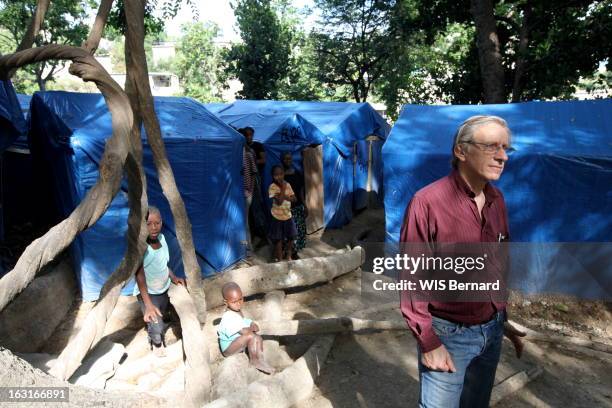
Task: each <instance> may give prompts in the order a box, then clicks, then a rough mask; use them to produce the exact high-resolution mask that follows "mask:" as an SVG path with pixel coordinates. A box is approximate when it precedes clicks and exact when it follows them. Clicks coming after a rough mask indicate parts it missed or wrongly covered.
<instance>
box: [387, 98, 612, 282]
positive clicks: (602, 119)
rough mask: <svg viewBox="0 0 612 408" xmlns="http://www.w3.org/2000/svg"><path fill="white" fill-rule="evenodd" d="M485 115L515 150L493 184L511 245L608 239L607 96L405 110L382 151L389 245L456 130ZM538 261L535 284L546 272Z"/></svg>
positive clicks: (610, 113)
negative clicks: (507, 133) (498, 120)
mask: <svg viewBox="0 0 612 408" xmlns="http://www.w3.org/2000/svg"><path fill="white" fill-rule="evenodd" d="M483 114H485V115H497V116H500V117H502V118H504V119H505V120H506V121H507V122H508V125H509V127H510V129H511V131H512V134H513V136H512V145H513V146H514V147H515V148H516V149H517V152H516V153H515V154H514V155H513V156H512V157H511V158H510V160H509V161H508V162H507V164H506V169H505V170H504V174H503V175H502V177H501V179H500V181H499V182H498V183H496V185H497V186H498V187H499V188H500V189H501V190H502V192H503V193H504V196H505V200H506V204H507V207H508V214H509V219H510V233H511V238H512V241H513V242H529V243H534V242H538V243H550V242H553V243H554V242H611V241H612V237H611V236H610V232H611V231H612V216H611V215H610V214H612V99H605V100H593V101H571V102H527V103H513V104H504V105H478V106H474V105H472V106H417V105H406V106H404V108H403V110H402V113H401V115H400V118H399V120H398V121H397V122H396V124H395V126H394V127H393V130H392V132H391V134H390V135H389V137H388V139H387V141H386V143H385V145H384V147H383V160H384V182H385V212H386V240H387V242H388V243H397V241H398V239H399V232H400V228H401V224H402V220H403V216H404V211H405V209H406V206H407V205H408V202H409V201H410V199H411V198H412V196H413V195H414V193H415V192H416V191H417V190H419V189H420V188H422V187H424V186H425V185H427V184H429V183H431V182H432V181H434V180H436V179H438V178H440V177H443V176H445V175H446V174H448V173H449V171H450V168H451V167H450V159H451V153H450V152H451V145H452V140H453V136H454V134H455V132H456V130H457V128H458V126H459V125H460V124H461V123H462V122H463V121H464V120H465V119H467V118H468V117H470V116H473V115H483ZM539 261H540V262H539V264H540V266H539V267H534V268H533V270H532V273H534V274H535V275H534V276H532V278H534V279H535V280H536V281H537V280H538V279H541V278H542V276H543V274H545V273H548V272H547V271H545V270H544V266H543V265H546V262H544V260H543V259H540V260H539ZM531 266H533V265H531ZM606 273H608V278H607V279H608V280H611V279H612V276H610V274H611V271H610V270H608V272H606ZM611 284H612V283H611ZM608 287H610V286H608Z"/></svg>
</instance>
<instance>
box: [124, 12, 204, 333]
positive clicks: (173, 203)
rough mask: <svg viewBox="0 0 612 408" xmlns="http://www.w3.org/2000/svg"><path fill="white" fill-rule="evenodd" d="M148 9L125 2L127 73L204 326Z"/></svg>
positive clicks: (201, 296) (195, 262)
mask: <svg viewBox="0 0 612 408" xmlns="http://www.w3.org/2000/svg"><path fill="white" fill-rule="evenodd" d="M144 6H145V2H144V1H143V0H133V1H126V2H125V17H126V21H127V34H126V46H125V50H126V64H127V61H128V59H129V60H130V61H131V62H132V63H131V69H128V70H127V75H128V77H131V78H132V83H133V85H134V88H135V89H134V90H135V92H136V94H137V95H138V105H139V112H140V115H142V119H143V122H144V127H145V130H146V132H147V141H148V142H149V145H150V146H151V151H152V152H153V161H154V162H155V167H156V169H157V175H158V178H159V184H160V185H161V187H162V191H163V193H164V196H165V197H166V199H167V200H168V203H169V204H170V209H171V211H172V216H173V217H174V223H175V225H176V236H177V238H178V242H179V246H180V248H181V253H182V258H183V267H184V269H185V274H186V275H187V288H188V289H189V293H190V295H191V296H192V297H193V299H194V303H195V305H196V308H197V310H198V319H199V321H200V323H201V324H204V323H205V322H206V299H205V296H204V289H203V286H202V274H201V271H200V266H199V264H198V260H197V257H196V254H195V247H194V245H193V237H192V232H191V223H190V222H189V217H188V216H187V210H186V209H185V203H184V202H183V199H182V198H181V195H180V193H179V191H178V188H177V186H176V182H175V180H174V174H173V172H172V167H170V162H169V161H168V158H167V156H166V148H165V147H164V142H163V140H162V137H161V131H160V127H159V122H158V120H157V116H156V114H155V109H154V104H153V95H152V94H151V88H150V86H149V75H148V71H147V60H146V55H145V50H144V23H143V22H144Z"/></svg>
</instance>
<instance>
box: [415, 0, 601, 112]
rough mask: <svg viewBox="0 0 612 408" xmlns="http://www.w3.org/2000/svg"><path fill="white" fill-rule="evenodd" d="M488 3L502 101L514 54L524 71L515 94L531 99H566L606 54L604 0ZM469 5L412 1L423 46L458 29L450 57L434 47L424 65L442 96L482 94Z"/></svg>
mask: <svg viewBox="0 0 612 408" xmlns="http://www.w3.org/2000/svg"><path fill="white" fill-rule="evenodd" d="M494 5H495V19H496V20H497V23H498V24H497V34H498V37H499V40H500V47H501V54H502V64H503V67H504V71H505V73H506V76H505V93H506V95H507V99H508V100H510V97H511V94H512V90H513V85H514V83H515V79H516V71H515V69H516V66H517V61H518V58H519V57H523V58H524V62H525V73H524V74H523V75H522V76H520V78H519V80H520V83H521V84H522V89H521V90H520V94H518V95H516V99H518V100H533V99H550V98H570V97H571V95H572V93H573V92H574V91H575V88H576V85H577V84H578V82H579V80H580V78H581V77H588V76H591V75H592V74H593V73H594V72H595V71H596V68H597V66H598V64H599V63H600V62H601V61H604V60H606V59H609V56H610V55H612V45H611V44H612V43H611V42H610V40H609V39H610V38H611V35H612V2H611V1H610V0H557V1H555V2H550V1H547V0H498V1H494ZM469 6H470V1H469V0H461V1H454V0H453V1H450V0H436V1H435V2H432V3H428V2H418V13H419V18H418V20H416V21H417V23H418V26H419V28H420V29H422V30H423V32H424V33H426V36H427V44H431V45H433V46H434V47H435V45H436V44H440V41H441V39H442V38H443V37H444V36H448V35H450V34H452V33H459V34H460V38H458V39H455V40H453V43H452V47H454V48H452V49H451V52H454V54H453V55H447V54H444V53H443V52H442V53H434V56H433V59H432V60H431V61H432V64H428V66H427V67H426V69H427V70H428V71H429V73H430V76H431V78H432V79H433V83H434V85H435V87H436V95H437V96H439V97H441V99H442V100H445V101H447V102H452V103H478V102H482V100H483V97H482V84H481V79H480V78H481V75H480V65H479V60H478V50H477V49H476V40H475V34H474V33H475V32H474V31H473V21H472V16H471V15H470V13H469ZM525 16H528V18H527V21H526V23H525ZM522 28H524V29H525V30H526V31H525V32H526V33H527V38H528V46H527V48H526V50H525V52H523V53H522V52H521V50H520V43H519V41H520V38H521V29H522ZM441 36H442V37H441ZM436 62H438V63H441V66H436ZM440 74H442V75H440Z"/></svg>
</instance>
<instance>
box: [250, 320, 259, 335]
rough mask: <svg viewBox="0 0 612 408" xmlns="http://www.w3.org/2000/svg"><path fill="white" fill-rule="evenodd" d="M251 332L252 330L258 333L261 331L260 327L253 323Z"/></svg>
mask: <svg viewBox="0 0 612 408" xmlns="http://www.w3.org/2000/svg"><path fill="white" fill-rule="evenodd" d="M249 330H251V331H252V332H253V333H257V332H258V331H259V326H258V325H257V323H255V322H251V325H250V326H249Z"/></svg>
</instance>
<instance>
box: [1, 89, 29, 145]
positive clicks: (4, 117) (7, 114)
mask: <svg viewBox="0 0 612 408" xmlns="http://www.w3.org/2000/svg"><path fill="white" fill-rule="evenodd" d="M0 132H1V136H2V137H0V152H3V151H4V150H5V149H6V148H7V147H9V146H11V145H12V144H13V142H14V141H15V140H16V139H17V138H18V137H19V136H23V135H25V134H26V132H27V127H26V121H25V118H24V116H23V113H22V112H21V106H20V104H19V100H18V99H17V94H16V93H15V89H14V88H13V84H11V81H8V80H7V81H0Z"/></svg>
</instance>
